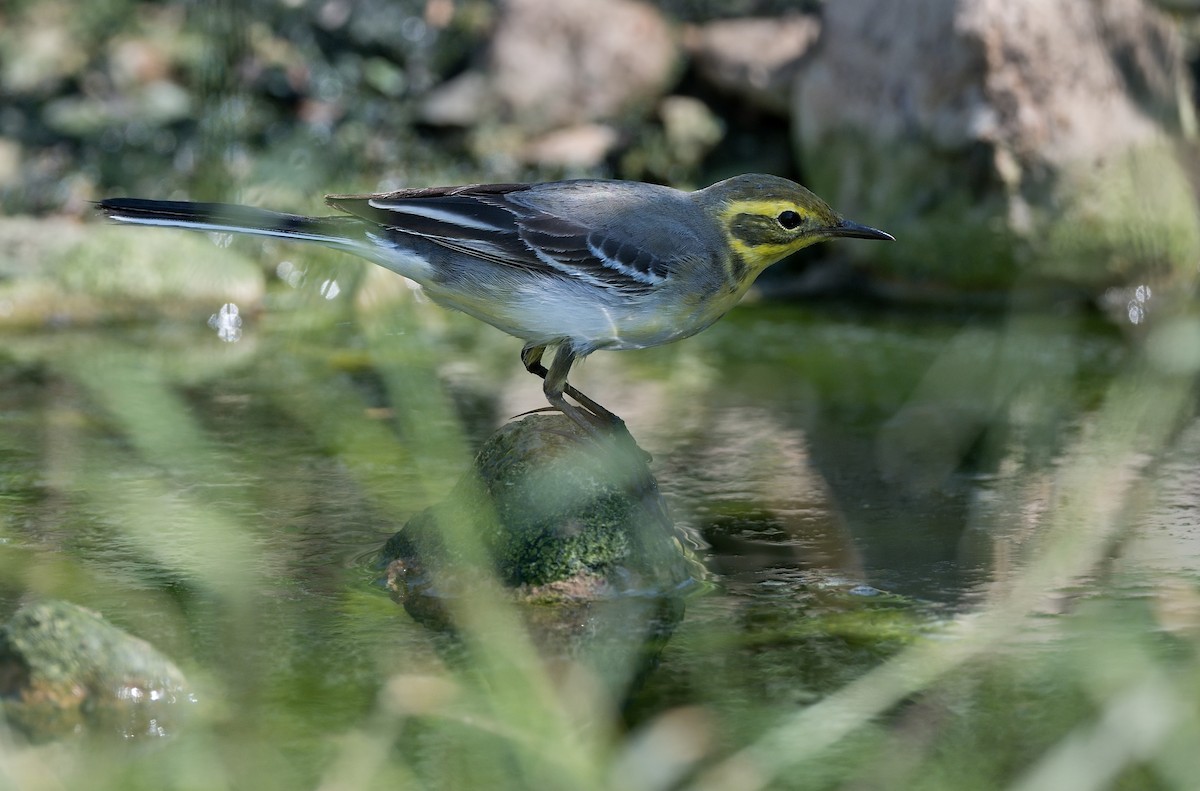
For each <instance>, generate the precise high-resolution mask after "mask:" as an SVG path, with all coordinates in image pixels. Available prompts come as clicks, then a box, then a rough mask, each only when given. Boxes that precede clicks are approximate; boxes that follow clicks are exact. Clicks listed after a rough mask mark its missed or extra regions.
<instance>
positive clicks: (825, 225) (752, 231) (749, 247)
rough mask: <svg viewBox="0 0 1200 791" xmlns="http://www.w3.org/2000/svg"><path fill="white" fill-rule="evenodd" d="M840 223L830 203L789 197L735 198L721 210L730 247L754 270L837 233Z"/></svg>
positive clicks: (722, 222)
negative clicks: (792, 199) (797, 199)
mask: <svg viewBox="0 0 1200 791" xmlns="http://www.w3.org/2000/svg"><path fill="white" fill-rule="evenodd" d="M840 222H841V218H840V217H838V216H837V215H836V214H835V213H834V212H833V210H831V209H830V208H829V207H828V206H823V205H813V204H812V203H811V202H809V205H803V204H802V203H800V202H797V201H791V200H787V199H786V198H766V199H756V200H741V199H734V200H732V201H730V202H729V203H728V204H727V205H726V206H725V207H724V209H723V211H722V212H721V224H722V227H723V228H725V232H726V234H727V236H728V239H729V244H730V246H731V247H732V248H733V251H734V252H735V253H736V254H737V255H738V257H739V258H741V260H742V261H743V262H745V264H746V265H747V266H749V267H750V268H751V269H754V270H759V269H764V268H766V267H768V266H770V265H771V264H773V263H775V262H776V261H778V260H779V259H781V258H783V257H785V256H788V255H791V254H792V253H794V252H796V251H797V250H800V249H802V248H805V247H807V246H809V245H810V244H813V243H814V242H819V241H821V240H823V239H828V238H830V237H832V236H835V235H837V228H838V224H839V223H840Z"/></svg>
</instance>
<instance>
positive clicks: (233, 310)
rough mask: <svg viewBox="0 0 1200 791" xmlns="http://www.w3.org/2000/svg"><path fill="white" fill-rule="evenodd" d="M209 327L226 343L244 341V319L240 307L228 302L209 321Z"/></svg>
mask: <svg viewBox="0 0 1200 791" xmlns="http://www.w3.org/2000/svg"><path fill="white" fill-rule="evenodd" d="M208 326H210V327H212V328H213V329H214V330H216V331H217V337H218V338H220V339H221V340H223V341H225V342H226V343H237V342H238V341H240V340H241V339H242V317H241V315H239V314H238V306H237V305H235V304H233V303H232V302H226V303H225V304H224V305H222V306H221V309H220V310H218V311H217V312H216V313H214V314H213V315H212V316H210V317H209V319H208Z"/></svg>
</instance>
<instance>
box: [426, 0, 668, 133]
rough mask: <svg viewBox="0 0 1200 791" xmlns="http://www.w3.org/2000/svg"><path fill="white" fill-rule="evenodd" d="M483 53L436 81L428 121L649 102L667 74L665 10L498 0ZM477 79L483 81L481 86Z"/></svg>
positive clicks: (544, 118) (534, 118) (524, 123)
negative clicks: (473, 63) (474, 64)
mask: <svg viewBox="0 0 1200 791" xmlns="http://www.w3.org/2000/svg"><path fill="white" fill-rule="evenodd" d="M500 8H501V10H500V15H499V19H498V20H497V23H496V29H495V32H494V34H493V36H492V40H491V44H490V46H489V47H488V52H487V55H486V58H485V65H484V66H483V67H482V68H481V69H479V70H478V71H469V72H467V73H465V74H463V75H460V76H459V77H457V78H455V79H454V80H451V81H449V82H447V83H446V84H444V85H443V86H441V87H440V88H439V89H437V90H435V91H434V92H433V93H432V94H431V95H430V96H429V97H428V98H427V100H426V101H425V103H424V105H423V113H422V117H423V118H424V119H425V120H426V121H427V122H429V123H436V124H448V125H461V126H467V125H474V124H477V123H480V122H483V121H489V120H493V121H494V120H499V121H502V122H505V123H512V124H516V125H519V126H520V127H521V128H522V129H525V130H528V131H533V132H545V131H548V130H550V129H554V128H557V127H562V126H571V125H576V124H581V123H585V122H590V121H602V120H610V119H618V118H621V117H622V116H625V115H626V114H628V113H630V112H635V111H636V110H637V109H638V108H650V107H652V106H653V104H654V102H655V101H656V100H657V99H658V97H659V96H660V95H661V94H662V92H663V91H664V90H665V89H666V88H667V86H668V85H669V83H670V81H671V80H672V79H673V77H674V76H675V73H676V70H677V66H678V61H679V49H678V46H677V44H676V42H675V39H674V36H673V34H672V32H671V29H670V27H669V25H668V24H667V22H666V20H665V19H663V17H662V16H661V15H660V14H659V13H658V12H657V11H656V10H655V9H654V8H653V7H651V6H649V5H645V4H643V3H638V2H633V0H604V1H603V2H601V1H600V0H506V2H504V3H502V4H501V7H500ZM483 86H486V90H485V89H483Z"/></svg>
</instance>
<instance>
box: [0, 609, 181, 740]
mask: <svg viewBox="0 0 1200 791" xmlns="http://www.w3.org/2000/svg"><path fill="white" fill-rule="evenodd" d="M192 702H193V698H192V696H191V694H190V693H189V692H188V682H187V679H185V678H184V676H183V673H181V672H180V670H179V668H177V667H175V665H174V664H173V663H172V662H171V661H170V660H168V659H167V658H166V657H164V656H163V655H162V654H160V653H159V652H158V651H157V650H156V649H155V648H154V647H153V646H151V645H150V644H149V643H147V642H145V641H144V640H139V639H138V638H136V637H132V636H130V635H129V634H126V633H125V632H123V631H121V630H120V629H118V628H116V627H115V626H113V625H112V624H110V623H108V622H107V621H105V620H104V619H103V618H101V617H100V616H99V615H98V614H96V613H94V612H92V611H91V610H85V609H83V608H82V607H78V606H76V605H74V604H68V603H66V602H56V601H45V602H39V603H36V604H30V605H26V606H25V607H22V608H21V609H20V610H18V611H17V612H16V614H15V615H13V617H12V619H11V620H10V621H9V622H8V623H7V624H5V625H4V627H3V628H2V629H0V711H2V712H3V716H4V719H5V720H6V721H7V722H8V723H9V724H11V725H12V726H13V727H15V728H16V729H18V730H20V731H21V732H22V733H24V734H25V736H26V737H28V738H29V739H31V740H33V741H45V740H48V739H53V738H61V737H64V736H70V735H72V734H75V733H79V732H81V731H84V730H88V731H91V732H93V733H97V734H103V733H110V734H115V735H117V736H120V737H121V738H125V739H132V738H144V737H161V736H167V735H169V734H171V733H174V730H175V726H176V723H178V721H179V719H180V718H181V716H182V713H181V711H180V705H181V704H190V703H192Z"/></svg>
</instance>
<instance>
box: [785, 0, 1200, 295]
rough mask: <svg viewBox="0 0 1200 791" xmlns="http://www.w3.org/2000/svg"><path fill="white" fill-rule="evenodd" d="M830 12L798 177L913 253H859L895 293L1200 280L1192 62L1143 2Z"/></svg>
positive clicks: (858, 5) (808, 95) (961, 1)
mask: <svg viewBox="0 0 1200 791" xmlns="http://www.w3.org/2000/svg"><path fill="white" fill-rule="evenodd" d="M824 13H825V17H824V32H823V36H824V38H823V40H822V42H821V46H820V47H819V48H818V49H817V50H816V51H815V53H814V55H813V57H812V59H811V60H808V61H806V63H805V65H804V67H803V69H802V71H801V74H800V77H799V78H798V81H797V91H796V94H795V105H794V107H795V129H796V139H797V143H798V145H799V148H800V150H801V154H802V166H803V167H804V169H805V172H806V174H807V177H808V180H809V182H810V186H811V187H812V188H813V189H814V190H815V191H816V192H818V193H819V194H821V195H822V197H824V198H826V199H827V200H829V201H830V202H831V203H832V204H833V205H835V206H837V207H838V208H839V209H840V210H842V211H845V212H846V213H847V214H848V215H850V216H853V217H859V218H862V219H863V220H864V221H865V222H870V223H873V224H875V225H877V226H880V227H886V228H889V229H892V230H893V231H894V232H895V233H896V235H897V238H898V239H900V243H898V244H896V245H893V246H891V247H890V248H888V249H887V250H882V249H871V250H867V249H866V248H865V247H857V248H855V247H850V246H848V247H847V248H846V250H845V254H847V255H863V256H870V258H871V261H872V262H874V263H875V264H878V265H879V267H880V271H882V272H884V273H885V275H886V276H889V277H892V278H895V280H894V281H893V283H894V284H901V283H907V284H912V283H913V282H914V281H917V280H926V281H930V280H931V281H934V282H940V283H943V284H946V283H949V284H951V285H955V286H959V287H968V288H985V289H986V288H996V287H1003V286H1006V285H1008V284H1010V283H1012V282H1013V281H1014V280H1016V279H1018V278H1021V277H1024V276H1026V275H1031V276H1034V277H1040V278H1042V279H1043V280H1044V279H1047V278H1049V279H1052V280H1057V281H1060V282H1061V281H1065V282H1067V283H1070V284H1072V285H1074V286H1076V287H1081V288H1083V289H1085V290H1087V291H1089V292H1093V293H1094V292H1097V291H1099V290H1102V289H1103V288H1104V287H1105V286H1106V285H1107V284H1111V283H1112V282H1114V281H1121V280H1127V279H1129V278H1134V277H1141V276H1144V275H1145V274H1146V273H1147V272H1149V273H1150V274H1151V275H1154V276H1160V277H1167V278H1172V277H1176V276H1179V275H1181V273H1183V272H1185V271H1186V272H1190V271H1191V270H1192V269H1194V262H1195V260H1196V258H1197V257H1198V256H1200V231H1198V230H1197V227H1196V210H1195V203H1194V199H1193V198H1192V197H1191V194H1190V190H1189V189H1188V187H1187V183H1186V180H1185V178H1184V176H1183V173H1182V170H1181V168H1180V167H1179V166H1178V165H1177V164H1176V163H1175V162H1174V157H1173V155H1172V153H1171V151H1170V150H1169V147H1168V134H1169V132H1170V130H1171V129H1172V128H1173V126H1174V124H1175V123H1176V122H1177V119H1178V114H1177V113H1178V108H1177V102H1176V97H1177V95H1178V94H1177V88H1178V85H1179V84H1180V83H1179V82H1178V81H1179V80H1182V79H1185V78H1184V76H1183V72H1182V69H1183V60H1182V48H1181V46H1180V42H1179V39H1178V36H1177V32H1176V30H1175V28H1174V27H1173V25H1172V23H1171V22H1170V21H1169V20H1168V19H1167V18H1166V17H1165V16H1164V15H1163V14H1161V13H1160V12H1158V11H1157V10H1155V9H1154V8H1153V7H1152V6H1150V5H1149V3H1148V2H1147V1H1146V0H1102V1H1100V2H1095V3H1077V2H1073V0H1019V1H1018V2H1000V1H999V0H913V2H910V3H905V4H896V3H892V2H888V0H843V2H838V3H829V4H827V5H826V6H825V12H824ZM1140 174H1146V175H1145V177H1143V176H1142V175H1140ZM1147 206H1152V207H1154V208H1152V209H1143V208H1141V207H1147ZM1161 206H1174V207H1175V208H1174V210H1173V211H1171V212H1169V213H1168V214H1167V215H1166V216H1162V214H1161V213H1160V212H1159V211H1157V209H1158V207H1161ZM1097 229H1098V230H1101V231H1103V233H1102V234H1101V235H1100V236H1097V235H1096V234H1095V233H1093V231H1094V230H1097ZM1064 230H1065V231H1066V232H1065V233H1063V232H1061V231H1064ZM1076 230H1078V231H1079V232H1078V233H1077V232H1076ZM1050 236H1054V237H1055V238H1054V239H1053V243H1052V244H1046V241H1047V238H1048V237H1050ZM965 261H970V262H971V263H970V266H965V265H964V262H965ZM898 287H899V288H900V289H901V290H903V289H905V288H908V287H909V286H905V285H898Z"/></svg>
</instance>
